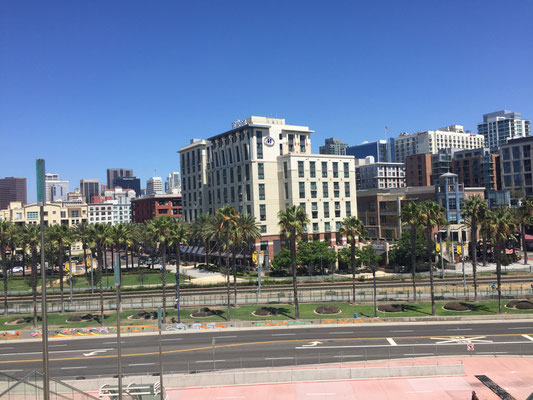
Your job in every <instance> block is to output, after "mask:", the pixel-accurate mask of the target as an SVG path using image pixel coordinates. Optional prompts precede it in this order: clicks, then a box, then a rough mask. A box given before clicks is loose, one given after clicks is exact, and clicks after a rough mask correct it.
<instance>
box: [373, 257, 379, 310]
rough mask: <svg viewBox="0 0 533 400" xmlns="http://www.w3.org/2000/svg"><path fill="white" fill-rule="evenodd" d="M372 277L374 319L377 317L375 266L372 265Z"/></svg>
mask: <svg viewBox="0 0 533 400" xmlns="http://www.w3.org/2000/svg"><path fill="white" fill-rule="evenodd" d="M372 276H373V278H374V318H377V317H378V305H377V290H376V266H375V265H372Z"/></svg>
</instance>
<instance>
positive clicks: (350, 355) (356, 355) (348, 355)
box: [333, 354, 363, 358]
mask: <svg viewBox="0 0 533 400" xmlns="http://www.w3.org/2000/svg"><path fill="white" fill-rule="evenodd" d="M333 357H334V358H347V357H363V356H362V355H359V354H346V355H344V356H333Z"/></svg>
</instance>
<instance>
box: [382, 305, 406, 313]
mask: <svg viewBox="0 0 533 400" xmlns="http://www.w3.org/2000/svg"><path fill="white" fill-rule="evenodd" d="M378 310H379V311H381V312H386V313H397V312H403V311H405V306H404V305H403V304H380V305H379V306H378Z"/></svg>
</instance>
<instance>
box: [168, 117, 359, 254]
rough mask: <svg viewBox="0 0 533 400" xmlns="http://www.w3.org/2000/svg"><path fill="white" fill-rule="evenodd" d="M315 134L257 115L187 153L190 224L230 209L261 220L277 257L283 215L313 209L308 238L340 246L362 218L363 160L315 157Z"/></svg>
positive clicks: (265, 242)
mask: <svg viewBox="0 0 533 400" xmlns="http://www.w3.org/2000/svg"><path fill="white" fill-rule="evenodd" d="M311 133H312V131H311V130H309V128H308V127H306V126H296V125H287V124H286V123H285V120H284V119H278V118H266V117H249V118H247V119H246V120H244V121H238V122H237V123H234V124H233V129H231V130H229V131H227V132H224V133H221V134H219V135H216V136H213V137H211V138H209V139H208V140H198V139H194V140H192V141H191V143H190V144H189V145H187V146H184V147H183V148H181V149H180V151H179V153H180V164H181V174H182V195H183V212H184V219H185V220H186V221H188V222H191V221H194V220H195V219H196V218H197V217H198V215H200V214H202V213H210V214H214V213H215V212H216V210H217V209H218V208H220V207H221V206H223V205H225V204H229V205H231V206H233V207H234V208H235V209H236V210H237V211H238V212H239V213H247V214H251V215H253V216H255V218H256V221H258V223H259V225H260V229H261V233H262V239H261V243H260V246H261V248H262V249H263V250H268V255H269V257H270V259H272V257H273V256H274V254H275V253H276V252H277V251H278V250H279V249H280V248H281V237H280V229H279V225H278V213H279V212H280V211H281V210H285V208H286V207H287V206H288V205H296V206H298V205H301V206H302V207H304V208H305V210H306V212H307V214H308V216H309V218H310V223H309V225H308V226H306V227H305V229H306V231H307V232H308V234H312V235H313V237H316V238H322V239H324V240H329V241H331V242H335V240H336V236H335V232H336V230H337V228H338V227H339V225H340V222H341V221H342V220H343V219H344V218H345V217H346V216H347V215H356V210H357V198H356V195H355V191H356V189H355V162H354V158H353V157H350V156H336V155H318V154H311V140H310V134H311Z"/></svg>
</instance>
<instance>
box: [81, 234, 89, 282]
mask: <svg viewBox="0 0 533 400" xmlns="http://www.w3.org/2000/svg"><path fill="white" fill-rule="evenodd" d="M82 248H83V263H84V264H85V276H87V274H88V273H89V268H88V266H87V243H85V242H83V244H82Z"/></svg>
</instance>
